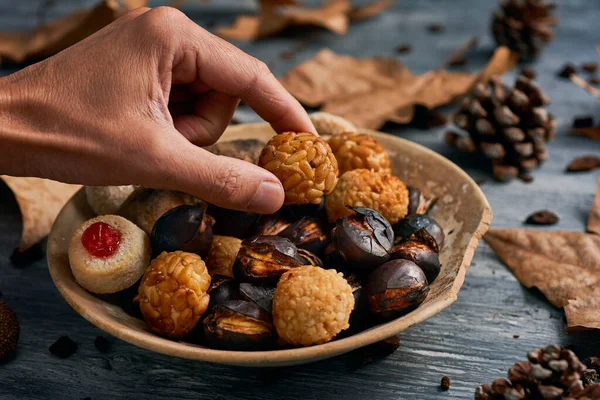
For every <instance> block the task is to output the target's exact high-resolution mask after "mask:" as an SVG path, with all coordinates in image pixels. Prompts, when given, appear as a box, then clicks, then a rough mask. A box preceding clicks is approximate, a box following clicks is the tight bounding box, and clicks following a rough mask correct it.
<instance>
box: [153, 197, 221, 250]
mask: <svg viewBox="0 0 600 400" xmlns="http://www.w3.org/2000/svg"><path fill="white" fill-rule="evenodd" d="M205 211H206V207H205V206H203V205H183V206H178V207H175V208H173V209H172V210H169V211H167V212H166V213H164V214H163V215H162V216H161V217H160V218H159V219H158V220H157V221H156V223H155V224H154V227H153V228H152V233H151V235H150V241H151V243H152V252H153V253H154V254H155V255H158V254H160V253H162V252H163V251H166V252H171V251H177V250H181V251H186V252H188V253H196V254H198V255H200V256H205V255H206V254H207V253H208V250H209V249H210V246H211V244H212V240H213V232H212V224H213V222H214V220H213V218H212V217H211V216H209V215H208V214H207V213H206V212H205Z"/></svg>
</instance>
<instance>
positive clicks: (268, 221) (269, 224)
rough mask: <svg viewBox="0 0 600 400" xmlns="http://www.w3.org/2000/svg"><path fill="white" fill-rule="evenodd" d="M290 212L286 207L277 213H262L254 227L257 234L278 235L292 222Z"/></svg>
mask: <svg viewBox="0 0 600 400" xmlns="http://www.w3.org/2000/svg"><path fill="white" fill-rule="evenodd" d="M292 222H293V220H292V219H291V217H290V215H288V212H287V211H286V210H284V209H281V210H279V211H278V212H276V213H275V214H268V215H262V216H261V217H260V219H259V220H258V222H257V224H256V227H255V229H254V235H256V236H271V235H278V234H279V233H281V232H282V231H284V230H285V229H286V228H287V227H288V226H290V225H291V224H292Z"/></svg>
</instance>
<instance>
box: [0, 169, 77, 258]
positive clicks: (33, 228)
mask: <svg viewBox="0 0 600 400" xmlns="http://www.w3.org/2000/svg"><path fill="white" fill-rule="evenodd" d="M0 179H2V180H3V181H4V182H5V183H6V185H7V186H8V187H9V188H10V190H12V192H13V193H14V195H15V199H16V200H17V204H18V205H19V208H20V209H21V215H22V219H23V231H22V233H21V244H20V246H19V251H25V250H27V249H29V248H30V247H31V246H33V245H34V244H36V243H37V242H39V241H40V240H41V239H43V238H44V237H45V236H46V235H48V233H49V232H50V228H52V224H53V223H54V219H55V218H56V216H57V215H58V212H59V211H60V210H61V209H62V207H63V205H64V204H65V203H66V202H67V200H69V199H70V198H71V196H73V194H75V192H76V191H77V190H78V189H79V188H80V187H81V186H80V185H68V184H66V183H60V182H55V181H51V180H47V179H40V178H16V177H13V176H6V175H1V176H0Z"/></svg>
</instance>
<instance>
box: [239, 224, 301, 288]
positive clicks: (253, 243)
mask: <svg viewBox="0 0 600 400" xmlns="http://www.w3.org/2000/svg"><path fill="white" fill-rule="evenodd" d="M301 265H304V262H303V261H300V260H299V256H298V249H297V248H296V246H294V244H293V243H292V242H290V241H289V240H288V239H285V238H282V237H279V236H254V237H252V238H249V239H246V240H244V241H243V242H242V247H241V248H240V251H239V252H238V254H237V258H236V260H235V263H234V264H233V274H234V276H235V277H236V278H237V279H239V280H241V281H254V282H262V283H274V282H277V280H279V277H280V276H281V275H283V273H284V272H286V271H289V270H290V269H292V268H296V267H299V266H301Z"/></svg>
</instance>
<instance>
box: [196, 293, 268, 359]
mask: <svg viewBox="0 0 600 400" xmlns="http://www.w3.org/2000/svg"><path fill="white" fill-rule="evenodd" d="M202 324H203V327H204V340H205V342H206V343H207V344H208V345H209V346H211V347H215V348H220V349H227V350H262V349H267V348H269V347H270V346H272V345H273V342H274V328H273V321H272V318H271V316H270V315H269V314H268V313H267V312H265V310H263V309H262V308H261V307H259V306H258V305H257V304H255V303H253V302H250V301H244V300H230V301H227V302H224V303H222V304H220V305H218V306H216V307H214V308H213V309H211V310H210V311H209V313H208V315H207V316H206V318H204V321H203V322H202Z"/></svg>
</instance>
